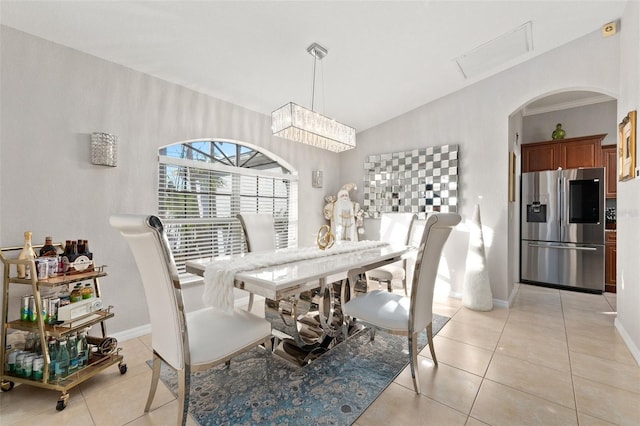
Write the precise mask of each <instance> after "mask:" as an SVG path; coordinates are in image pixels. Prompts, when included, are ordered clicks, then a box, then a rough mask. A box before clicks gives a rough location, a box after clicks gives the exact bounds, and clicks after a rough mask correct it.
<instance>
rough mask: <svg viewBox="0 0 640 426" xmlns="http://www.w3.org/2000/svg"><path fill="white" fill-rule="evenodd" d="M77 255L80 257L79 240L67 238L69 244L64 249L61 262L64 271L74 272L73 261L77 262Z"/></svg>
mask: <svg viewBox="0 0 640 426" xmlns="http://www.w3.org/2000/svg"><path fill="white" fill-rule="evenodd" d="M76 257H78V242H77V241H71V240H67V244H66V246H65V249H64V253H62V256H61V258H60V263H62V271H63V272H73V271H74V269H73V262H75V260H76Z"/></svg>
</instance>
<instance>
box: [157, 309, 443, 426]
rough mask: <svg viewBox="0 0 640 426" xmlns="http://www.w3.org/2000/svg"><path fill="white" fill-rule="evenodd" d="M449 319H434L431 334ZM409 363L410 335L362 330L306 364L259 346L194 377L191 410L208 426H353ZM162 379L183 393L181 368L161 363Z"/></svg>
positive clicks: (422, 341) (421, 340)
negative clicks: (179, 378)
mask: <svg viewBox="0 0 640 426" xmlns="http://www.w3.org/2000/svg"><path fill="white" fill-rule="evenodd" d="M448 320H449V318H447V317H443V316H439V315H434V318H433V334H434V335H435V334H436V333H438V331H440V329H441V328H442V327H443V326H444V325H445V324H446V323H447V321H448ZM426 340H427V337H426V333H425V332H423V333H421V334H420V338H419V340H418V345H419V348H420V349H422V348H424V346H425V345H426ZM436 350H437V349H436ZM150 362H151V361H149V363H150ZM408 363H409V356H408V349H407V338H406V337H403V336H394V335H390V334H387V333H383V332H377V333H376V337H375V340H374V341H373V342H370V341H369V332H368V331H364V332H361V333H358V334H356V335H355V336H352V337H350V338H349V339H347V340H345V341H344V342H342V343H340V344H339V345H337V346H335V347H334V348H332V349H331V350H330V351H329V352H327V353H325V354H323V355H321V356H320V357H319V358H317V359H315V360H314V361H313V362H312V363H311V364H309V365H306V366H304V367H299V366H297V365H294V364H292V363H290V362H288V361H285V360H284V359H282V358H280V357H279V356H276V355H270V354H268V353H267V352H266V351H265V350H264V349H262V348H255V349H252V350H250V351H248V352H246V353H244V354H241V355H239V356H237V357H236V358H234V359H233V360H232V361H231V366H230V367H229V368H226V367H224V366H220V367H215V368H211V369H209V370H206V371H201V372H197V373H193V374H192V376H191V392H190V404H189V413H190V414H191V415H192V416H193V418H194V419H195V420H196V421H197V422H198V423H199V424H200V425H202V426H209V425H257V424H274V425H284V424H286V425H316V424H326V425H350V424H352V423H353V422H355V420H356V419H357V418H358V417H359V416H360V414H362V413H363V412H364V410H365V409H366V408H367V407H368V406H369V405H370V404H371V403H372V402H373V401H374V400H375V399H376V398H377V397H378V396H379V395H380V393H381V392H382V391H383V390H384V389H385V388H386V387H387V386H388V385H389V384H390V383H391V382H393V380H394V379H395V378H396V377H397V376H398V374H400V372H401V371H402V370H403V369H404V368H405V367H406V366H407V365H408ZM161 379H162V381H163V382H164V383H165V384H166V385H167V386H168V387H169V389H170V390H171V392H173V394H174V395H177V393H178V385H177V374H176V373H175V371H174V370H173V369H171V368H169V367H167V366H166V365H164V364H163V366H162V373H161Z"/></svg>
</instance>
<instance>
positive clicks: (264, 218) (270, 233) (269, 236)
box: [236, 213, 276, 252]
mask: <svg viewBox="0 0 640 426" xmlns="http://www.w3.org/2000/svg"><path fill="white" fill-rule="evenodd" d="M236 217H237V218H238V220H240V224H241V225H242V229H243V230H244V238H245V241H246V242H247V251H249V252H256V251H266V250H274V249H275V248H276V228H275V225H274V221H273V215H272V214H266V213H239V214H238V215H237V216H236Z"/></svg>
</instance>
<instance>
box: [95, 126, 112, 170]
mask: <svg viewBox="0 0 640 426" xmlns="http://www.w3.org/2000/svg"><path fill="white" fill-rule="evenodd" d="M91 164H96V165H99V166H111V167H115V166H117V165H118V138H117V136H114V135H110V134H109V133H99V132H95V133H92V134H91Z"/></svg>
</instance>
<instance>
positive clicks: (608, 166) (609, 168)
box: [602, 145, 618, 198]
mask: <svg viewBox="0 0 640 426" xmlns="http://www.w3.org/2000/svg"><path fill="white" fill-rule="evenodd" d="M602 166H603V167H604V168H605V176H606V179H607V187H606V192H605V197H606V198H616V195H617V185H618V147H617V146H616V145H605V146H603V147H602Z"/></svg>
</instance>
